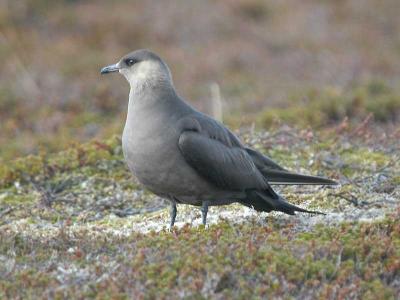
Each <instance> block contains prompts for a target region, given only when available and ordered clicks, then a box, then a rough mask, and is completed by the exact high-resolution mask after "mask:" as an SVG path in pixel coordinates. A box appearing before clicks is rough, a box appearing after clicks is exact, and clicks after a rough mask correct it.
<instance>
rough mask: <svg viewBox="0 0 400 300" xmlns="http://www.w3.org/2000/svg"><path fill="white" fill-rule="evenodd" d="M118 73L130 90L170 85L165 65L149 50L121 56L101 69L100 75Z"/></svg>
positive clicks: (168, 73) (169, 74)
mask: <svg viewBox="0 0 400 300" xmlns="http://www.w3.org/2000/svg"><path fill="white" fill-rule="evenodd" d="M112 72H119V73H121V74H122V75H124V76H125V78H126V79H127V80H128V82H129V84H130V85H131V88H133V89H141V88H144V87H146V86H157V85H171V86H172V76H171V72H170V70H169V68H168V66H167V65H166V63H165V62H164V61H163V60H162V59H161V58H160V57H159V56H158V55H157V54H155V53H153V52H151V51H149V50H136V51H134V52H131V53H129V54H127V55H125V56H123V57H122V58H121V59H120V60H119V61H118V62H117V63H116V64H113V65H109V66H107V67H104V68H102V69H101V74H108V73H112Z"/></svg>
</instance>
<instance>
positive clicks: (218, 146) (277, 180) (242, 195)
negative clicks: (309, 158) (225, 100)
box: [101, 50, 336, 227]
mask: <svg viewBox="0 0 400 300" xmlns="http://www.w3.org/2000/svg"><path fill="white" fill-rule="evenodd" d="M112 72H119V73H121V74H122V75H124V76H125V78H126V79H127V80H128V82H129V84H130V93H129V104H128V115H127V118H126V123H125V128H124V131H123V135H122V149H123V153H124V157H125V160H126V163H127V165H128V167H129V169H130V170H131V171H132V172H133V174H134V175H135V176H136V177H137V178H138V180H139V181H140V182H141V183H142V184H143V185H144V186H145V187H146V188H148V189H149V190H150V191H152V192H153V193H155V194H156V195H158V196H160V197H162V198H166V199H168V200H169V201H170V202H171V210H170V214H171V222H170V226H171V227H172V226H173V225H174V222H175V217H176V213H177V209H176V204H177V203H183V204H191V205H196V206H201V212H202V222H203V224H204V225H205V224H206V218H207V211H208V207H209V206H211V205H226V204H231V203H235V202H237V203H241V204H243V205H245V206H248V207H252V208H254V209H255V210H257V211H265V212H270V211H273V210H276V211H281V212H284V213H287V214H290V215H294V214H295V212H296V211H297V212H306V213H319V212H316V211H309V210H306V209H303V208H300V207H297V206H295V205H292V204H290V203H288V202H287V201H286V200H285V199H284V198H283V197H281V196H280V195H278V194H277V193H276V192H275V191H274V190H273V189H272V188H271V186H270V184H290V185H291V184H301V185H302V184H307V185H308V184H309V185H334V184H336V182H334V181H332V180H329V179H326V178H322V177H316V176H308V175H300V174H294V173H290V172H289V171H287V170H285V169H284V168H282V167H281V166H279V165H278V164H277V163H275V162H273V161H272V160H271V159H270V158H268V157H266V156H264V155H262V154H261V153H259V152H257V151H256V150H253V149H250V148H247V147H246V146H245V145H243V144H242V142H241V141H240V140H239V139H238V138H237V137H236V136H235V134H233V133H232V132H231V131H230V130H229V129H227V128H226V127H225V126H224V125H223V124H221V123H220V122H218V121H216V120H214V119H213V118H211V117H209V116H207V115H205V114H203V113H201V112H199V111H197V110H195V109H194V108H193V107H191V106H190V105H189V104H187V103H186V102H185V101H184V100H183V99H182V98H181V97H180V96H178V94H177V92H176V90H175V87H174V85H173V82H172V76H171V72H170V70H169V68H168V66H167V65H166V63H165V62H164V61H163V60H162V59H161V58H160V57H159V56H158V55H156V54H155V53H153V52H151V51H148V50H137V51H134V52H131V53H129V54H127V55H125V56H124V57H122V58H121V60H120V61H119V62H118V63H116V64H114V65H110V66H107V67H105V68H103V69H102V70H101V74H107V73H112Z"/></svg>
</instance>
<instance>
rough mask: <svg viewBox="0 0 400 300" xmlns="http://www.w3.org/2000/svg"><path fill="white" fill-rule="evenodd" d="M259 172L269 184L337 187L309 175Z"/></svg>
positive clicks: (324, 179)
mask: <svg viewBox="0 0 400 300" xmlns="http://www.w3.org/2000/svg"><path fill="white" fill-rule="evenodd" d="M260 172H261V173H262V174H263V175H264V177H265V179H266V180H267V181H268V183H270V184H281V185H295V184H298V185H337V184H338V183H337V182H336V181H333V180H330V179H327V178H323V177H318V176H310V175H301V174H295V173H289V172H287V171H281V170H272V169H267V168H264V169H261V170H260Z"/></svg>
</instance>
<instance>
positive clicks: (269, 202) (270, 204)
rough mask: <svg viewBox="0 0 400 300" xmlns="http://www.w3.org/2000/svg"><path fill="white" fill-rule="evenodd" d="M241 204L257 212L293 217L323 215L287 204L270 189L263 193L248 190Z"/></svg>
mask: <svg viewBox="0 0 400 300" xmlns="http://www.w3.org/2000/svg"><path fill="white" fill-rule="evenodd" d="M240 203H241V204H243V205H245V206H247V207H252V208H254V209H255V210H257V211H266V212H270V211H273V210H276V211H281V212H284V213H286V214H288V215H294V214H295V212H296V211H297V212H305V213H311V214H320V215H325V214H324V213H322V212H319V211H311V210H306V209H303V208H300V207H297V206H295V205H293V204H290V203H288V202H287V201H286V200H285V199H284V198H282V197H281V196H279V195H278V194H276V193H275V192H274V191H273V190H272V189H268V190H265V191H257V190H250V191H247V197H246V199H244V200H241V201H240Z"/></svg>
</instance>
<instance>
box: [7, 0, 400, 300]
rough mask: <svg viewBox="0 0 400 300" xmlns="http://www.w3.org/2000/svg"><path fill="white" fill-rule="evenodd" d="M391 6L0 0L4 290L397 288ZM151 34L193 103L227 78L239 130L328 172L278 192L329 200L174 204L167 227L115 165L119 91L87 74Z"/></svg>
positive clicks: (228, 114)
mask: <svg viewBox="0 0 400 300" xmlns="http://www.w3.org/2000/svg"><path fill="white" fill-rule="evenodd" d="M397 2H398V1H397V0H392V1H384V2H383V1H373V0H369V1H363V3H362V4H360V2H357V1H350V0H349V1H323V2H321V1H313V0H309V1H295V0H292V1H289V0H288V1H267V2H264V1H259V0H252V1H241V0H230V1H216V2H215V3H213V4H210V3H206V2H205V1H198V2H194V3H190V4H188V3H189V2H184V3H182V2H179V3H180V6H179V7H180V9H176V8H177V7H178V6H177V2H176V1H168V2H165V3H164V2H163V4H160V2H153V1H146V2H144V1H137V2H136V1H134V2H132V1H119V2H118V3H112V2H111V1H106V0H101V1H79V0H75V1H71V0H69V1H67V0H58V1H47V0H26V1H4V3H1V4H0V8H1V10H0V41H1V42H0V53H1V57H2V58H5V57H6V58H7V60H5V61H4V62H2V68H1V69H0V118H1V136H0V143H1V146H0V298H1V299H8V298H24V299H25V298H26V299H35V298H43V297H45V298H46V297H47V298H56V299H63V298H108V299H126V298H131V297H135V298H138V299H140V298H142V299H151V298H161V299H162V298H174V299H175V298H177V297H178V298H194V299H197V298H198V299H202V298H215V299H228V298H239V299H245V298H257V297H258V298H265V297H267V298H272V297H277V298H299V299H304V298H321V299H326V298H330V299H334V298H338V299H351V298H362V299H398V298H399V297H400V223H399V221H398V220H399V219H400V202H399V201H400V187H399V186H400V171H399V170H400V130H399V123H400V119H399V118H400V117H399V116H400V91H399V90H398V86H399V78H400V65H399V62H400V57H399V55H400V52H399V45H400V41H399V36H398V35H397V34H396V33H398V31H399V28H400V27H399V26H400V19H399V18H398V17H397V11H396V9H395V8H396V7H398V6H397V5H398V3H397ZM132 3H133V4H132ZM4 5H5V6H4ZM132 5H134V9H132ZM210 5H213V9H211V10H210ZM3 6H4V7H3ZM193 6H194V7H193ZM3 8H4V9H3ZM193 11H196V13H195V14H194V13H189V12H193ZM161 12H162V16H163V17H162V18H156V17H157V16H159V15H160V14H161ZM132 14H135V17H132ZM189 17H190V18H189ZM189 19H190V22H189V21H188V20H189ZM104 20H107V22H105V21H104ZM109 24H112V26H109ZM182 24H187V26H182ZM116 27H118V30H115V28H116ZM283 31H284V32H286V33H287V34H286V35H282V32H283ZM127 36H129V40H127V38H126V37H127ZM22 37H23V38H22ZM194 37H195V38H194ZM131 40H134V41H135V43H134V44H132V42H131ZM148 45H152V47H153V48H154V50H157V52H159V53H163V57H165V58H166V59H167V61H168V62H169V65H171V66H172V67H173V69H172V72H173V74H174V78H175V84H176V85H177V87H178V89H179V90H181V91H182V93H183V95H184V96H185V97H187V98H188V99H191V100H193V101H194V102H193V104H194V105H195V106H197V107H198V108H199V109H201V110H203V111H207V109H208V106H207V104H206V103H207V99H209V97H210V95H209V93H208V91H209V90H208V86H209V83H210V81H216V82H218V83H219V84H220V90H221V96H222V100H223V105H224V106H223V107H224V123H226V124H227V125H228V126H230V127H231V128H233V129H234V131H235V132H236V133H237V134H238V135H239V136H240V137H241V139H242V140H243V141H244V142H245V143H246V144H248V145H249V146H251V147H254V148H256V149H257V150H259V151H261V152H262V153H264V154H266V155H268V156H270V157H272V158H273V159H274V160H276V161H277V162H278V163H280V164H282V165H283V166H285V167H287V168H288V169H290V170H292V171H296V172H300V173H306V174H315V175H321V176H326V177H329V178H332V179H335V180H337V181H339V182H340V185H339V186H338V187H319V186H318V187H307V186H290V187H283V186H280V187H279V186H277V187H276V188H277V189H278V190H279V192H280V193H281V194H282V195H284V196H285V197H286V198H287V199H288V200H289V201H290V202H292V203H295V204H296V205H299V206H301V207H304V208H308V209H312V210H320V211H322V212H325V213H326V215H310V214H297V215H296V216H287V215H284V214H281V213H270V214H267V213H257V212H255V211H253V210H251V209H249V208H246V207H243V206H240V205H236V204H234V205H230V206H224V207H211V209H210V212H209V217H208V221H209V223H210V225H209V227H208V228H204V227H203V226H202V225H200V223H201V222H200V219H201V217H200V215H201V214H200V211H199V209H198V208H195V207H191V206H184V205H179V206H178V211H179V213H178V217H177V222H176V227H175V228H174V230H173V231H172V232H169V231H168V230H167V227H168V219H169V217H168V215H169V214H168V203H166V202H165V201H164V200H162V199H160V198H158V197H156V196H155V195H153V194H151V193H150V192H148V191H146V190H144V189H143V188H142V187H141V186H140V184H139V183H138V182H137V180H136V179H135V178H134V177H133V176H132V175H131V173H130V172H129V171H128V169H127V167H126V166H125V163H124V161H123V156H122V150H121V141H120V132H121V129H122V126H123V123H124V118H125V109H126V98H127V92H128V87H127V85H126V84H125V82H124V80H123V79H121V78H109V79H107V80H101V78H99V75H98V71H99V68H100V67H101V66H103V65H104V64H107V63H109V62H112V59H114V58H115V57H119V56H120V55H121V54H123V53H126V52H128V51H129V50H132V48H133V47H134V48H141V47H148ZM204 45H208V46H207V47H205V46H204ZM182 49H184V50H182ZM210 49H214V51H210ZM236 49H241V50H240V51H237V50H236ZM221 53H223V55H221ZM244 53H245V54H244ZM199 57H200V58H201V59H198V58H199ZM187 61H191V62H192V64H188V63H187Z"/></svg>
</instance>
